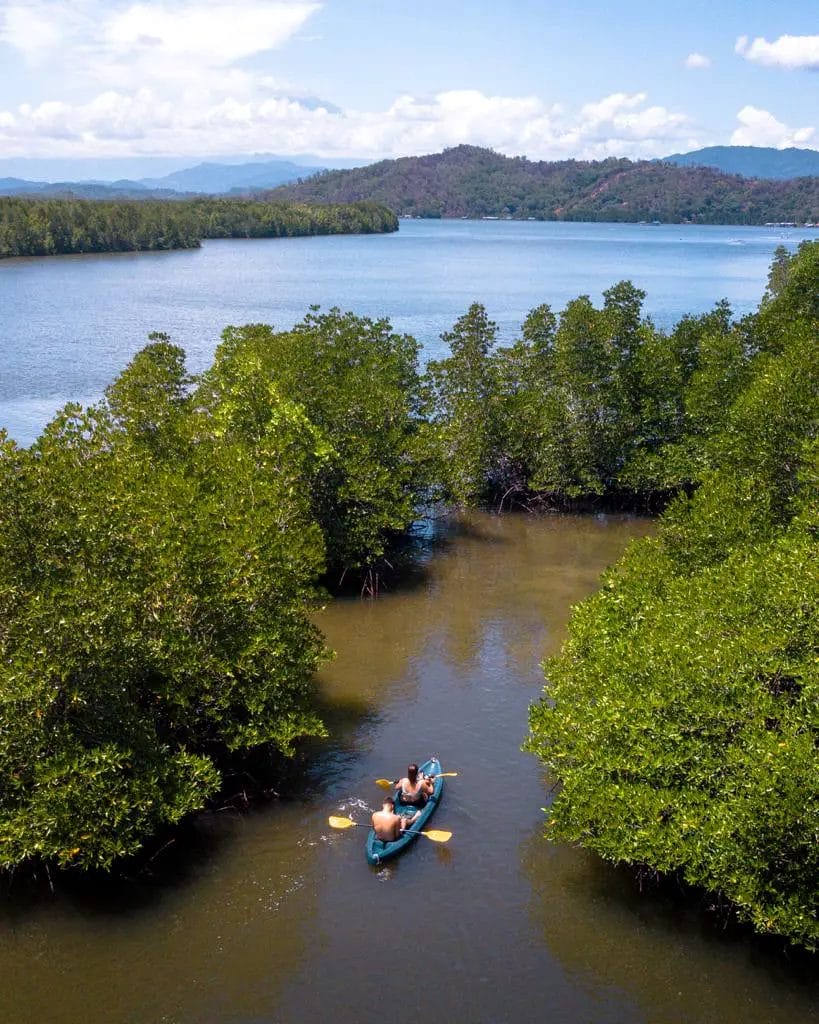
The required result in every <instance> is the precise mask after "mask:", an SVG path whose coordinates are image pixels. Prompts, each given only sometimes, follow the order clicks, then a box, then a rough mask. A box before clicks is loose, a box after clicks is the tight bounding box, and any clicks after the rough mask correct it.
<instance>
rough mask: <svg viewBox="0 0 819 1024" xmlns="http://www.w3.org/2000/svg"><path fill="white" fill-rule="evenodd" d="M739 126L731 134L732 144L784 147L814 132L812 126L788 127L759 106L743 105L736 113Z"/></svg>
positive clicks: (796, 142)
mask: <svg viewBox="0 0 819 1024" xmlns="http://www.w3.org/2000/svg"><path fill="white" fill-rule="evenodd" d="M737 120H738V121H739V123H740V127H739V128H737V129H736V131H735V132H734V133H733V135H732V136H731V145H732V146H772V147H774V148H776V149H785V148H786V147H787V146H799V145H802V144H804V143H806V142H808V141H809V140H810V139H811V138H813V135H814V133H815V129H814V128H812V127H806V128H789V127H788V125H786V124H783V123H782V122H781V121H778V120H777V119H776V118H775V117H774V116H773V114H771V113H769V112H768V111H767V110H760V109H759V107H751V106H747V107H743V108H742V110H740V111H739V113H738V114H737Z"/></svg>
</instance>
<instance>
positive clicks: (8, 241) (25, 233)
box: [0, 197, 398, 258]
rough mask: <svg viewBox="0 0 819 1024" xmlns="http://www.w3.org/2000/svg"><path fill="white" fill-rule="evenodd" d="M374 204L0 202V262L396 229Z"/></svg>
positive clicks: (389, 216)
mask: <svg viewBox="0 0 819 1024" xmlns="http://www.w3.org/2000/svg"><path fill="white" fill-rule="evenodd" d="M397 228H398V221H397V220H396V218H395V215H394V214H392V213H390V211H389V210H387V209H386V208H385V207H383V206H379V205H377V204H376V203H369V202H359V203H349V204H345V205H335V206H333V205H322V206H305V205H304V204H296V203H281V202H262V201H260V200H250V199H188V200H166V201H161V200H119V201H112V200H83V199H28V198H25V199H22V198H3V197H0V258H3V257H9V256H51V255H55V254H58V253H83V252H133V251H138V250H147V249H191V248H195V247H197V246H198V245H199V243H200V241H201V239H203V238H289V237H292V236H296V235H330V234H350V233H354V232H360V233H364V234H369V233H372V232H382V231H396V230H397Z"/></svg>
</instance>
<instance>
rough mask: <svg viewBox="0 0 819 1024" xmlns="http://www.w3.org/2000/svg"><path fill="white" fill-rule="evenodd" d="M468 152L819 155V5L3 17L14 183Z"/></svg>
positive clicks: (105, 5) (265, 8) (72, 10)
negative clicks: (31, 174) (227, 161)
mask: <svg viewBox="0 0 819 1024" xmlns="http://www.w3.org/2000/svg"><path fill="white" fill-rule="evenodd" d="M460 143H471V144H474V145H480V146H490V147H492V148H494V149H496V150H497V151H499V152H502V153H505V154H508V155H524V156H527V157H529V158H530V159H545V160H561V159H566V158H569V157H574V158H578V159H601V158H604V157H607V156H618V157H619V156H626V157H631V158H643V157H657V156H667V155H669V154H671V153H676V152H686V151H690V150H693V149H698V148H700V147H702V146H708V145H731V144H733V145H757V146H774V147H777V148H784V147H786V146H798V147H802V148H813V149H819V2H817V0H776V2H773V0H675V2H668V0H653V2H642V0H639V2H638V0H620V2H619V3H611V2H610V0H608V2H603V0H571V2H569V0H492V2H478V0H471V2H469V0H414V2H413V0H404V2H401V3H398V2H394V0H273V2H270V0H137V2H134V0H0V163H2V164H3V165H6V166H7V165H8V163H9V161H10V160H13V159H14V158H21V159H20V161H19V162H20V163H21V166H22V165H23V164H25V163H26V162H28V163H30V164H31V165H32V166H33V164H34V162H33V160H32V158H38V159H39V160H40V162H41V163H42V164H43V166H45V161H51V162H52V163H54V161H57V160H62V161H67V160H69V159H73V160H77V159H78V158H81V159H85V160H88V159H91V158H93V160H96V161H100V166H103V164H104V163H105V162H106V161H107V163H108V164H110V165H112V166H113V163H114V160H113V158H117V160H118V165H121V166H125V165H126V164H127V162H128V161H129V160H130V161H131V162H132V163H133V162H134V159H135V158H145V157H152V158H157V157H162V158H165V161H166V163H169V161H170V162H174V161H180V162H179V164H178V165H179V166H182V165H184V164H186V163H187V164H190V163H191V162H195V161H197V160H199V159H202V158H213V157H215V156H219V155H225V154H228V155H230V156H232V157H233V158H236V157H242V156H247V158H248V159H250V158H251V157H252V156H253V155H254V154H261V153H264V154H278V155H282V156H291V157H293V156H298V155H302V154H313V155H315V156H317V157H319V158H321V159H322V160H324V161H326V162H327V163H328V164H332V163H333V162H342V161H344V160H347V161H348V162H349V161H350V160H359V161H361V162H365V161H371V160H376V159H381V158H384V157H397V156H409V155H416V154H421V153H432V152H438V151H440V150H442V149H444V148H446V147H449V146H454V145H458V144H460ZM155 162H157V163H158V161H155Z"/></svg>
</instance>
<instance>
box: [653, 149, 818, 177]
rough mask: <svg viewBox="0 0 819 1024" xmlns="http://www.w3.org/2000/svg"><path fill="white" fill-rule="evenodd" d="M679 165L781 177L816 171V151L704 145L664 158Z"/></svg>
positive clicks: (744, 174) (748, 175) (753, 175)
mask: <svg viewBox="0 0 819 1024" xmlns="http://www.w3.org/2000/svg"><path fill="white" fill-rule="evenodd" d="M663 159H664V161H665V162H666V163H672V164H677V166H678V167H714V168H715V169H716V170H718V171H723V172H724V173H725V174H741V175H742V176H743V177H744V178H773V179H776V180H784V179H790V178H804V177H807V176H808V175H814V174H819V150H816V149H769V148H765V147H763V146H707V147H706V148H705V149H697V150H694V152H692V153H674V154H672V156H667V157H664V158H663Z"/></svg>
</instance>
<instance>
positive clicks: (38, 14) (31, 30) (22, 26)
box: [0, 0, 81, 64]
mask: <svg viewBox="0 0 819 1024" xmlns="http://www.w3.org/2000/svg"><path fill="white" fill-rule="evenodd" d="M78 6H81V4H80V5H78ZM76 17H77V14H76V13H74V14H72V12H71V9H70V8H69V7H68V6H67V5H66V4H64V3H60V2H42V0H31V2H28V3H16V2H13V0H12V2H11V3H8V4H6V5H5V8H4V9H3V10H0V42H3V43H7V44H8V45H9V46H11V47H13V48H14V49H16V50H19V51H20V52H21V53H22V54H23V56H24V57H25V58H26V59H27V60H29V61H30V62H32V63H35V64H39V63H42V62H43V61H44V60H45V59H46V58H48V56H49V55H50V54H51V53H53V52H54V51H56V50H57V49H58V48H59V46H60V44H61V43H62V42H63V40H64V39H65V37H66V34H67V31H68V29H69V26H70V25H71V24H72V22H73V21H74V20H75V19H76Z"/></svg>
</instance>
